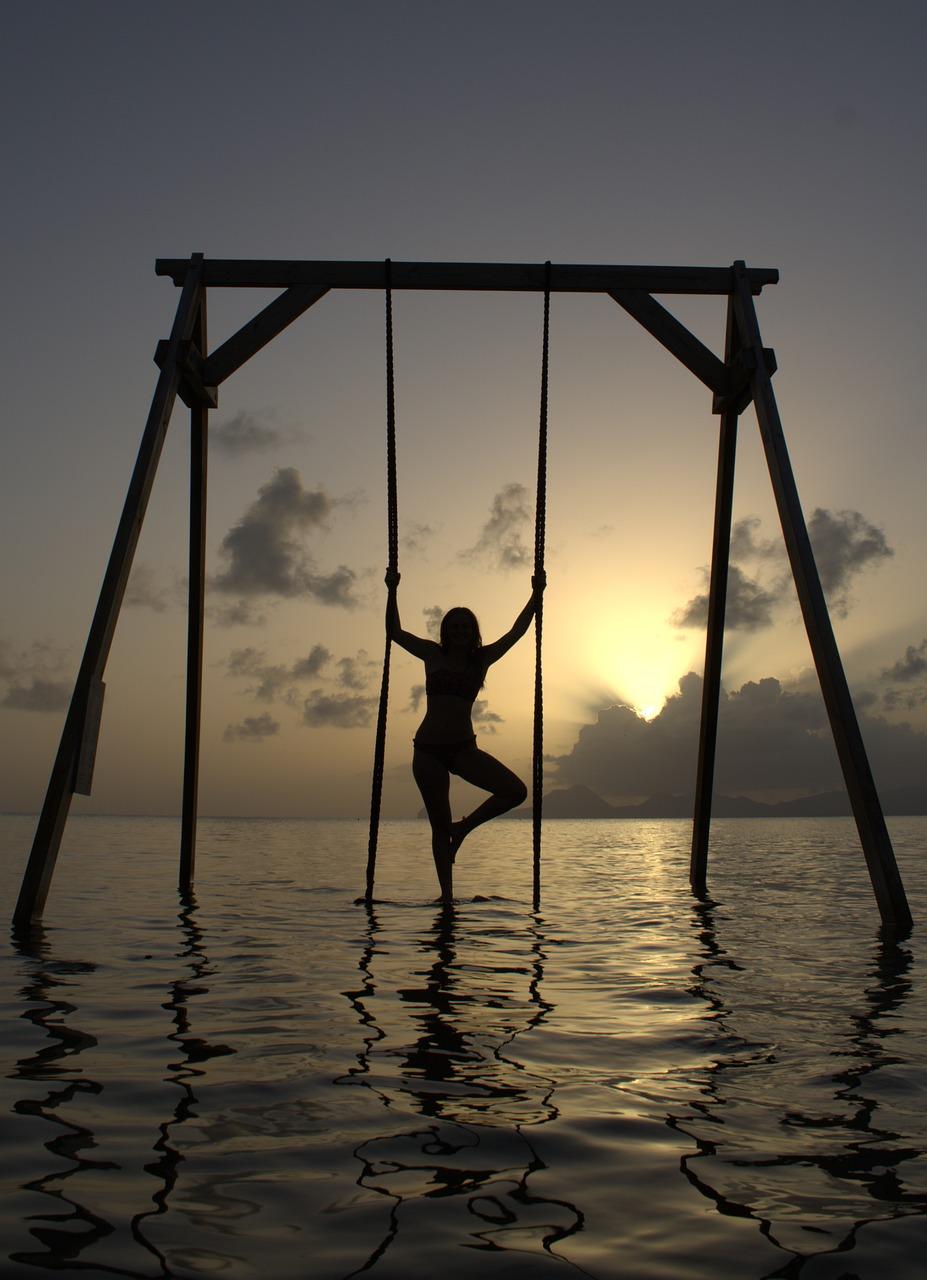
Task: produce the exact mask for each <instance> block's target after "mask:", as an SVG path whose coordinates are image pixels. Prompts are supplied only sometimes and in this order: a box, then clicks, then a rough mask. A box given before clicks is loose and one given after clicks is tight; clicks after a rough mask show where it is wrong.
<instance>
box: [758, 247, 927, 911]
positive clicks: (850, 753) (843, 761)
mask: <svg viewBox="0 0 927 1280" xmlns="http://www.w3.org/2000/svg"><path fill="white" fill-rule="evenodd" d="M734 271H735V277H736V287H735V290H734V295H733V296H734V308H735V313H736V316H737V324H738V328H739V331H740V339H741V342H742V343H743V345H744V347H745V348H747V349H748V350H752V351H753V354H754V368H753V372H752V384H753V403H754V406H755V407H756V416H757V421H758V423H759V427H760V436H761V438H762V441H763V449H764V451H765V453H766V463H767V466H768V468H769V476H770V479H771V481H772V487H773V493H774V495H775V499H776V506H777V508H778V511H779V519H780V522H781V524H782V533H783V536H784V538H785V546H786V551H787V552H788V556H789V562H790V564H791V566H792V576H793V577H794V579H795V587H796V590H797V592H798V600H799V603H800V605H801V611H802V616H803V618H804V620H805V629H806V631H807V633H808V640H809V643H810V645H811V653H812V656H813V658H814V665H815V667H816V668H817V673H818V679H819V681H820V683H821V693H822V694H823V695H824V705H825V707H826V708H827V715H828V719H829V720H830V727H831V731H832V733H833V735H834V743H835V745H836V747H837V755H838V757H839V759H840V767H841V769H842V770H843V778H844V781H845V783H846V788H847V792H848V794H849V797H850V805H851V807H852V809H853V816H854V818H855V819H856V826H857V829H858V831H859V838H860V843H861V844H862V846H863V852H864V854H865V856H866V864H867V866H868V868H869V876H870V878H871V880H872V887H873V890H874V892H875V896H876V901H877V902H878V904H879V911H880V912H881V914H882V921H883V923H884V924H885V925H886V926H889V927H890V928H892V929H894V930H898V931H900V932H906V931H907V930H908V929H910V927H911V923H912V921H911V911H910V908H909V907H908V901H907V898H906V896H905V891H904V886H903V884H902V882H901V876H900V874H899V871H898V866H897V864H896V862H895V854H894V850H893V849H892V843H891V840H890V839H889V835H888V830H887V828H886V826H885V818H884V816H883V814H882V806H881V804H880V802H879V794H878V792H877V790H876V786H875V781H874V780H873V777H872V770H871V769H870V767H869V759H868V757H867V755H866V748H865V745H864V743H863V738H862V734H861V733H860V730H859V723H858V721H857V719H856V711H855V710H854V707H853V699H852V698H851V697H850V689H849V685H848V684H847V678H846V675H845V673H844V670H843V663H842V662H841V660H840V652H839V650H838V648H837V641H836V639H835V638H834V631H833V627H832V626H831V621H830V615H829V613H828V611H827V602H826V601H825V599H824V592H823V590H822V588H821V579H820V577H819V576H818V570H817V565H816V564H815V560H814V553H813V551H812V549H811V540H810V538H809V537H808V529H807V526H806V525H805V517H804V514H803V512H802V509H801V503H800V501H799V498H798V489H797V487H796V484H795V476H794V474H793V472H792V464H791V461H790V459H789V454H788V449H787V448H786V444H785V435H784V433H783V430H782V423H781V421H780V418H779V410H778V407H777V405H776V397H775V395H774V393H773V389H772V381H771V379H770V376H769V372H768V370H767V368H766V361H765V359H764V356H763V344H762V339H761V338H760V328H759V322H758V320H757V317H756V308H755V307H754V305H753V298H752V296H751V294H750V284H749V281H748V279H747V275H746V269H745V267H744V264H743V263H742V262H737V263H735V264H734Z"/></svg>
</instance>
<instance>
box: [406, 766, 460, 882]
mask: <svg viewBox="0 0 927 1280" xmlns="http://www.w3.org/2000/svg"><path fill="white" fill-rule="evenodd" d="M412 775H413V777H414V778H415V781H416V783H417V784H418V789H419V791H420V792H421V793H422V799H423V800H424V802H425V810H426V812H427V814H428V821H429V822H430V823H431V852H432V855H433V857H434V860H435V870H436V871H437V873H438V884H439V885H440V886H441V898H442V901H444V902H452V901H453V898H454V877H453V859H452V857H451V804H450V799H449V795H450V783H451V775H450V774H449V773H448V771H447V769H446V768H445V767H444V765H443V764H442V763H441V762H440V760H436V759H435V758H434V756H431V755H429V754H428V753H427V752H426V751H415V752H414V753H413V756H412Z"/></svg>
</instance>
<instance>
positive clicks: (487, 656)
mask: <svg viewBox="0 0 927 1280" xmlns="http://www.w3.org/2000/svg"><path fill="white" fill-rule="evenodd" d="M546 586H547V574H546V573H544V571H543V570H542V571H541V572H540V573H536V574H535V575H534V577H533V578H532V579H531V598H530V599H529V601H528V603H527V604H526V605H525V607H524V609H522V611H521V613H520V614H519V615H518V617H517V618H516V619H515V621H514V622H513V623H512V626H511V628H510V629H509V630H508V631H507V632H506V633H505V635H504V636H500V637H499V639H498V640H494V641H493V642H492V644H484V645H483V648H482V650H481V655H482V658H483V661H484V662H485V664H486V666H487V667H489V666H492V664H493V663H494V662H498V661H499V659H500V658H501V657H502V656H503V655H504V654H506V653H508V651H509V649H511V647H512V645H514V644H517V643H518V641H519V640H520V639H521V638H522V636H523V635H524V634H525V632H526V631H527V630H528V628H529V627H530V626H531V619H532V618H533V617H534V615H535V613H537V608H538V601H539V600H540V599H541V596H542V595H543V593H544V588H545V587H546Z"/></svg>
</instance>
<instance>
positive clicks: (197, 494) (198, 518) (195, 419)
mask: <svg viewBox="0 0 927 1280" xmlns="http://www.w3.org/2000/svg"><path fill="white" fill-rule="evenodd" d="M206 337H207V335H206V290H205V289H204V290H203V291H202V299H201V302H200V308H199V313H198V315H197V320H196V334H195V340H196V345H197V347H198V348H199V350H201V351H205V350H206ZM208 426H209V406H208V405H207V404H204V403H202V402H201V403H199V404H194V405H193V406H192V407H191V409H190V556H189V563H188V568H189V574H188V587H187V692H186V707H185V719H184V756H183V799H182V804H181V812H180V875H179V887H180V892H181V893H183V894H189V893H190V891H191V889H192V888H193V869H194V864H195V861H196V819H197V799H198V795H199V776H200V722H201V719H202V703H203V621H204V613H205V599H206V477H207V461H208Z"/></svg>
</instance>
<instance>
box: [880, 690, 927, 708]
mask: <svg viewBox="0 0 927 1280" xmlns="http://www.w3.org/2000/svg"><path fill="white" fill-rule="evenodd" d="M925 703H927V688H924V687H923V686H922V687H921V688H919V689H886V690H885V692H884V693H883V694H882V706H883V707H884V708H885V710H886V711H916V710H917V708H918V707H922V706H924V705H925Z"/></svg>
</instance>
